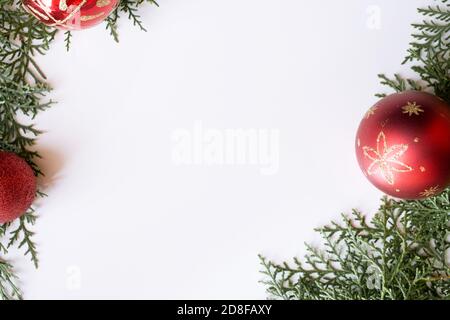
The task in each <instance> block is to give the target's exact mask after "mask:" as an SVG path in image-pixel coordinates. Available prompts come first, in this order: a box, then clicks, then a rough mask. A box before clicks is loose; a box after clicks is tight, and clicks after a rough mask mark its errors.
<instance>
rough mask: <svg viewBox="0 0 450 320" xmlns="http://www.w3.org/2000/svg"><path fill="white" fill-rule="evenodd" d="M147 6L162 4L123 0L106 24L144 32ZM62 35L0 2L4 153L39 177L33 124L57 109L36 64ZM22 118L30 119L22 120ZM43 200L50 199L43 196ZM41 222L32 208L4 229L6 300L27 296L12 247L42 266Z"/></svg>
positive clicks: (0, 237) (0, 270) (1, 293)
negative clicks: (9, 257) (37, 230)
mask: <svg viewBox="0 0 450 320" xmlns="http://www.w3.org/2000/svg"><path fill="white" fill-rule="evenodd" d="M145 2H150V3H153V4H156V3H155V2H154V1H153V0H122V1H121V2H120V3H119V6H118V8H117V9H116V10H115V12H113V14H112V15H111V16H110V17H109V18H108V19H107V21H106V26H107V28H109V29H110V30H111V34H112V35H113V37H114V38H115V39H116V40H118V35H117V21H118V18H119V17H120V15H121V14H125V15H126V16H127V17H128V18H129V19H130V20H132V22H133V24H134V25H137V26H139V27H140V28H141V29H144V27H143V24H142V21H141V20H140V16H139V15H138V13H137V11H138V8H139V7H140V6H141V5H143V4H144V3H145ZM56 33H57V30H56V29H54V28H50V27H47V26H45V25H43V24H42V23H40V22H39V21H37V20H36V19H35V18H34V17H33V16H31V15H30V14H29V13H28V12H26V11H25V10H24V9H23V8H22V6H21V3H20V0H0V150H7V151H12V152H15V153H17V154H18V155H19V156H21V157H22V158H24V159H25V160H26V161H27V162H28V164H30V166H31V167H32V168H33V170H34V173H35V175H36V176H39V175H43V172H42V171H41V169H40V168H39V166H38V165H37V164H36V162H35V160H36V159H37V158H40V155H39V153H38V152H37V151H35V144H36V139H37V137H38V136H39V135H40V134H41V133H42V132H41V131H40V130H39V129H37V128H36V127H35V125H34V124H33V123H32V122H33V120H34V119H35V117H36V116H37V115H38V114H39V113H40V112H42V111H44V110H46V109H48V108H50V107H51V106H52V105H53V101H51V100H48V99H46V96H47V95H48V94H49V92H50V91H51V88H50V85H49V84H48V83H47V79H46V76H45V74H44V73H43V72H42V70H41V69H40V67H39V66H38V63H37V61H36V59H37V58H38V57H39V56H40V55H44V54H46V53H47V52H48V50H49V49H50V44H51V42H52V41H53V40H54V38H55V35H56ZM71 39H72V34H71V32H65V44H66V47H67V49H69V47H70V45H71ZM19 115H22V116H24V117H21V119H22V120H20V121H19V117H18V116H19ZM38 196H45V194H44V193H43V192H41V191H38ZM36 219H37V214H36V212H35V209H34V208H30V209H29V210H28V211H27V212H26V214H25V215H24V216H22V217H21V218H20V219H18V220H17V221H15V222H13V223H7V224H3V225H0V300H1V299H20V298H21V297H22V295H21V293H20V290H19V288H18V286H17V284H16V282H15V281H16V279H17V278H16V276H15V275H14V272H13V267H12V265H11V264H10V263H8V262H6V261H5V260H4V259H3V258H2V257H4V256H5V255H6V254H7V253H8V249H9V248H11V247H12V246H17V247H18V248H19V249H20V248H22V249H23V250H24V254H25V255H28V256H29V257H30V258H31V260H32V262H33V264H34V265H35V267H36V268H37V267H38V256H37V246H36V244H35V242H34V241H33V235H34V233H33V231H32V226H33V225H34V224H35V222H36Z"/></svg>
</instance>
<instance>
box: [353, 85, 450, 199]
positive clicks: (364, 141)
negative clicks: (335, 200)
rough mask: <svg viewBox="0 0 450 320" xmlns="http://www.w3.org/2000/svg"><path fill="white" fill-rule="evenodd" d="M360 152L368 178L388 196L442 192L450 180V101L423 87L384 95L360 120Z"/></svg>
mask: <svg viewBox="0 0 450 320" xmlns="http://www.w3.org/2000/svg"><path fill="white" fill-rule="evenodd" d="M356 155H357V158H358V162H359V165H360V167H361V169H362V171H363V172H364V174H365V175H366V176H367V178H368V179H369V180H370V182H372V183H373V184H374V185H375V186H376V187H377V188H378V189H380V190H381V191H383V192H385V193H386V194H388V195H391V196H393V197H396V198H401V199H422V198H427V197H431V196H434V195H437V194H439V193H440V192H441V191H443V190H444V189H445V188H446V187H447V186H449V185H450V106H449V105H448V104H447V103H445V102H444V101H443V100H442V99H440V98H438V97H436V96H434V95H431V94H428V93H425V92H419V91H407V92H403V93H397V94H393V95H390V96H388V97H386V98H384V99H382V100H381V101H379V102H378V103H377V104H375V105H374V106H373V107H372V108H370V109H369V111H367V113H366V115H365V118H364V119H363V120H362V122H361V125H360V127H359V130H358V133H357V137H356Z"/></svg>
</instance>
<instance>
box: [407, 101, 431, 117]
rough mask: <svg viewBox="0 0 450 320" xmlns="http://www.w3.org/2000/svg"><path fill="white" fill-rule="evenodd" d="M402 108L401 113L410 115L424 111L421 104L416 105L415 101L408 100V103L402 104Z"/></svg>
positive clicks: (418, 114) (417, 114)
mask: <svg viewBox="0 0 450 320" xmlns="http://www.w3.org/2000/svg"><path fill="white" fill-rule="evenodd" d="M402 109H403V113H404V114H408V115H409V116H410V117H411V116H413V115H416V116H420V113H421V112H422V113H423V112H425V111H424V110H423V109H422V106H421V105H418V104H417V103H416V102H408V104H407V105H406V106H404V107H403V108H402Z"/></svg>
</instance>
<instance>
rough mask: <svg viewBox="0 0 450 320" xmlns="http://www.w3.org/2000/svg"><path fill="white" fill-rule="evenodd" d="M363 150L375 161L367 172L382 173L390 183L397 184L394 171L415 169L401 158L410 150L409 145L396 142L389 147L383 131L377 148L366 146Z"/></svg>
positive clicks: (370, 173) (371, 173)
mask: <svg viewBox="0 0 450 320" xmlns="http://www.w3.org/2000/svg"><path fill="white" fill-rule="evenodd" d="M363 150H364V155H365V156H366V157H367V158H369V159H370V160H372V161H373V162H372V163H371V164H370V166H369V168H368V169H367V173H368V174H369V175H370V176H372V175H375V174H378V173H380V174H381V176H382V177H383V179H384V180H385V181H386V182H387V183H389V184H390V185H394V184H395V177H394V172H399V173H401V172H411V171H412V170H413V169H412V168H411V167H410V166H408V165H406V164H404V163H403V162H401V161H400V160H399V159H400V158H401V157H402V156H403V155H404V154H405V152H406V151H407V150H408V145H406V144H396V145H393V146H391V147H388V145H387V141H386V135H385V134H384V132H383V131H381V132H380V134H379V135H378V137H377V147H376V149H374V148H372V147H368V146H365V147H364V148H363Z"/></svg>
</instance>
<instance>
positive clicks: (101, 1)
mask: <svg viewBox="0 0 450 320" xmlns="http://www.w3.org/2000/svg"><path fill="white" fill-rule="evenodd" d="M110 3H111V0H97V2H96V4H95V5H96V6H97V7H99V8H103V7H106V6H107V5H109V4H110Z"/></svg>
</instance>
